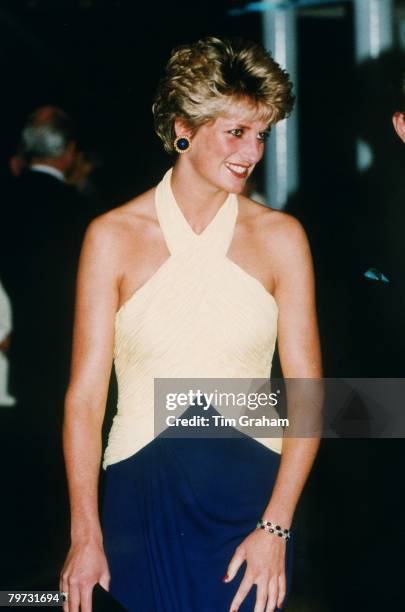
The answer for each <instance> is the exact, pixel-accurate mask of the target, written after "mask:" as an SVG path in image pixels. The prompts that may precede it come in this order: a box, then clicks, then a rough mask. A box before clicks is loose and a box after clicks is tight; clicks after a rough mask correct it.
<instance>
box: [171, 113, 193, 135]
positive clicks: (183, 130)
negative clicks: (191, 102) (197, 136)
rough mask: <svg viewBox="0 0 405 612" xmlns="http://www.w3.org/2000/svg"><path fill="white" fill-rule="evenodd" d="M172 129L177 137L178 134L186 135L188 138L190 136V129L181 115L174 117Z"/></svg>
mask: <svg viewBox="0 0 405 612" xmlns="http://www.w3.org/2000/svg"><path fill="white" fill-rule="evenodd" d="M174 131H175V134H176V137H177V138H178V137H179V136H188V137H189V138H191V136H192V130H191V128H190V126H189V125H188V123H187V121H185V120H184V119H182V118H181V117H176V119H175V120H174Z"/></svg>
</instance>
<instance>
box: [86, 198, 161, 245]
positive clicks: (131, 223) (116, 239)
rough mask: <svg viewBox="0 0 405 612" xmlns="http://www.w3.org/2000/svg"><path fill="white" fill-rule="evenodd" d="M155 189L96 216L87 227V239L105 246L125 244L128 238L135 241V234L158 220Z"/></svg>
mask: <svg viewBox="0 0 405 612" xmlns="http://www.w3.org/2000/svg"><path fill="white" fill-rule="evenodd" d="M154 191H155V190H154V189H150V190H149V191H146V192H145V193H143V194H141V195H139V196H137V197H135V198H133V199H132V200H130V201H129V202H127V203H125V204H122V205H121V206H117V207H116V208H113V209H111V210H109V211H107V212H105V213H103V214H102V215H99V216H98V217H95V218H94V219H93V220H92V221H91V223H90V224H89V226H88V228H87V231H86V238H85V240H86V241H87V242H89V241H91V242H93V241H96V242H97V243H99V244H103V245H104V247H108V246H112V245H117V246H118V245H120V244H121V245H123V244H125V242H126V240H127V239H128V238H130V239H131V241H133V239H134V234H137V233H139V234H140V233H141V232H142V231H145V230H146V229H147V227H148V226H149V225H151V224H154V223H155V222H156V212H155V208H154Z"/></svg>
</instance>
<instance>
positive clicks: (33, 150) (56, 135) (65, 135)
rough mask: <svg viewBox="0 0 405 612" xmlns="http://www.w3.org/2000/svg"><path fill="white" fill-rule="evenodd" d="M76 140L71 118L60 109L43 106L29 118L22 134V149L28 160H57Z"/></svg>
mask: <svg viewBox="0 0 405 612" xmlns="http://www.w3.org/2000/svg"><path fill="white" fill-rule="evenodd" d="M74 140H75V129H74V125H73V121H72V120H71V118H70V117H69V116H68V115H67V114H66V113H65V112H64V111H63V110H61V109H60V108H57V107H55V106H43V107H41V108H38V109H36V110H35V111H34V112H33V113H31V115H30V116H29V117H28V120H27V122H26V124H25V126H24V129H23V131H22V134H21V149H22V152H23V153H24V155H25V156H26V158H27V159H28V160H30V159H32V158H33V157H38V158H52V159H56V158H58V157H61V156H62V155H63V153H64V152H65V150H66V147H67V145H68V144H69V142H72V141H74Z"/></svg>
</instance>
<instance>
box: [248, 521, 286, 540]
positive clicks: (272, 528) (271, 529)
mask: <svg viewBox="0 0 405 612" xmlns="http://www.w3.org/2000/svg"><path fill="white" fill-rule="evenodd" d="M256 527H257V529H264V531H267V532H268V533H272V534H273V535H276V536H278V537H279V538H284V540H289V539H290V530H289V529H283V528H282V527H280V525H276V524H275V523H271V522H270V521H264V520H263V519H260V521H259V522H258V523H257V525H256Z"/></svg>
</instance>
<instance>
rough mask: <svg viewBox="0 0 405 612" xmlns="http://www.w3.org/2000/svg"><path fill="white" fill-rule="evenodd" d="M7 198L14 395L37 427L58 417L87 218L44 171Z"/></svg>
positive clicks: (3, 269)
mask: <svg viewBox="0 0 405 612" xmlns="http://www.w3.org/2000/svg"><path fill="white" fill-rule="evenodd" d="M3 200H4V201H3V203H2V208H3V210H4V211H5V212H4V215H3V219H4V220H5V223H4V226H3V228H4V229H3V231H2V238H1V245H2V246H1V259H0V277H1V278H2V280H3V282H4V285H5V287H6V290H7V291H8V293H9V295H10V298H11V302H12V306H13V318H14V331H13V336H12V342H11V347H10V365H11V368H10V374H11V380H10V386H11V390H12V392H13V393H14V394H15V395H16V397H17V399H18V403H19V406H20V407H22V408H23V410H24V413H25V414H26V415H27V416H28V415H32V416H34V415H35V422H37V420H38V419H37V418H38V416H39V414H40V413H42V414H43V416H44V417H45V418H50V419H53V418H55V417H56V418H57V419H59V418H60V417H61V414H62V403H63V395H64V392H65V389H66V384H67V380H68V371H69V361H70V346H71V335H72V321H73V306H74V285H75V275H76V269H77V263H78V256H79V251H80V245H81V241H82V237H83V233H84V229H85V226H86V223H87V219H85V218H84V216H83V213H82V210H83V209H82V207H81V205H80V197H79V196H78V195H77V194H76V192H75V190H73V189H72V188H71V187H69V186H67V185H66V184H64V183H63V182H61V181H59V180H58V179H57V178H54V177H53V176H50V175H48V174H45V173H42V172H34V171H30V170H28V171H26V172H25V173H24V174H23V175H22V176H21V177H19V178H18V179H16V180H14V181H13V182H12V183H11V184H10V186H9V188H8V189H6V191H5V193H4V194H3Z"/></svg>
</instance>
